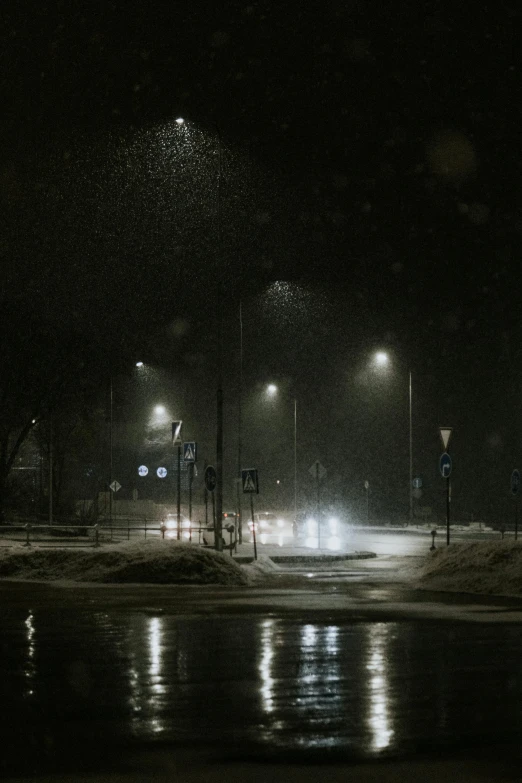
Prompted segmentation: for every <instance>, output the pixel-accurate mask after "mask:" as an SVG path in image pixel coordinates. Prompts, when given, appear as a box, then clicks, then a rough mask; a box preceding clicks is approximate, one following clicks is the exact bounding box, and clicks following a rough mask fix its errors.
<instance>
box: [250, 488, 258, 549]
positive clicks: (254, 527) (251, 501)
mask: <svg viewBox="0 0 522 783" xmlns="http://www.w3.org/2000/svg"><path fill="white" fill-rule="evenodd" d="M250 513H251V514H252V536H253V538H254V560H257V545H256V524H255V522H254V495H253V493H251V495H250Z"/></svg>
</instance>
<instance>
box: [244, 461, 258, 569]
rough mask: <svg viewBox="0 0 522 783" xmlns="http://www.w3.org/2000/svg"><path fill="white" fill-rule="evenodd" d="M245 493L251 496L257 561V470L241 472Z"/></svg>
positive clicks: (255, 557)
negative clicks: (255, 511)
mask: <svg viewBox="0 0 522 783" xmlns="http://www.w3.org/2000/svg"><path fill="white" fill-rule="evenodd" d="M241 483H242V485H243V492H244V493H245V494H247V495H250V513H251V515H252V538H253V539H254V560H257V542H256V525H255V522H254V495H257V494H259V475H258V472H257V470H256V469H255V468H248V469H247V470H242V471H241Z"/></svg>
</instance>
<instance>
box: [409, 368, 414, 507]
mask: <svg viewBox="0 0 522 783" xmlns="http://www.w3.org/2000/svg"><path fill="white" fill-rule="evenodd" d="M412 425H413V416H412V386H411V370H410V520H412V519H413V426H412Z"/></svg>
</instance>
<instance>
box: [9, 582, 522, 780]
mask: <svg viewBox="0 0 522 783" xmlns="http://www.w3.org/2000/svg"><path fill="white" fill-rule="evenodd" d="M339 590H340V592H339ZM343 590H344V592H343ZM335 591H336V588H335V587H329V588H328V589H326V588H325V589H318V591H316V592H314V591H312V592H310V591H303V590H301V591H300V590H295V591H291V590H276V589H270V590H258V591H254V592H253V593H252V592H251V593H250V594H249V595H248V597H247V598H242V596H244V594H245V591H241V590H240V589H237V588H235V589H231V590H226V589H221V590H218V591H212V590H209V589H206V588H205V589H201V590H199V591H198V590H197V589H196V590H194V589H190V588H184V589H180V588H172V589H169V588H158V589H156V588H131V587H126V588H122V589H121V590H120V591H118V589H114V588H111V589H110V591H107V588H98V589H87V588H80V589H78V590H69V591H61V593H60V591H56V589H55V590H54V592H53V590H52V589H51V588H35V586H34V585H17V586H16V587H15V588H9V587H6V586H5V585H2V586H1V587H0V599H1V606H2V608H1V609H0V640H1V641H0V678H1V680H0V681H1V682H2V726H1V729H2V730H1V736H2V746H3V750H2V755H1V762H0V772H2V773H4V774H7V773H9V774H13V773H14V772H21V771H26V772H31V771H33V770H40V771H42V770H46V769H62V770H77V769H79V768H82V769H83V768H86V769H87V768H89V767H96V766H97V765H99V766H101V767H102V768H103V769H106V768H107V765H111V764H112V763H116V762H117V761H121V759H122V757H124V756H125V753H126V752H127V750H126V749H127V748H128V749H129V751H130V749H131V748H135V747H136V746H137V745H140V744H142V743H158V742H159V743H168V744H169V745H173V746H181V747H183V748H186V747H196V748H197V749H198V752H200V753H201V754H203V755H204V754H206V753H208V754H214V755H215V754H217V755H218V756H219V757H226V758H229V759H230V758H234V759H242V758H249V759H251V758H262V759H274V758H275V759H278V758H284V759H288V758H292V759H296V758H297V759H299V760H303V759H304V760H310V759H315V758H320V759H321V760H322V761H324V760H327V759H338V758H339V759H350V760H353V759H358V758H370V759H372V758H380V757H382V756H393V757H397V756H398V757H406V758H409V757H412V756H413V755H414V754H415V753H418V752H419V751H422V750H430V751H433V750H441V749H446V748H450V749H451V748H455V747H459V748H462V747H472V748H473V747H479V746H482V745H484V744H493V743H497V742H500V741H508V740H510V739H514V738H515V737H517V736H518V733H519V732H520V730H521V728H522V660H521V656H520V637H521V626H520V624H519V623H520V620H521V619H522V614H521V612H520V609H521V607H520V602H512V603H511V604H509V602H507V604H506V606H500V607H494V606H492V605H491V604H492V602H489V604H490V605H489V606H488V605H486V606H480V605H478V603H477V602H475V606H474V607H473V606H472V607H471V610H470V609H469V607H468V608H467V609H466V608H464V609H463V610H462V612H463V613H461V614H459V613H457V614H455V613H454V614H452V613H451V612H452V611H453V610H454V609H455V597H447V599H446V601H447V606H446V607H444V605H443V604H441V605H440V606H441V608H440V607H439V609H440V611H439V614H438V615H437V612H436V611H435V614H433V612H432V614H431V615H430V614H423V613H422V611H421V612H419V611H418V610H419V609H421V610H422V609H423V607H424V603H425V602H426V608H427V607H429V606H433V598H434V597H433V596H422V595H420V594H418V593H417V594H408V593H405V592H404V590H402V591H401V590H400V589H390V590H386V589H385V588H382V587H381V588H374V589H373V590H371V591H368V590H366V589H365V588H364V587H363V586H352V587H347V586H345V587H344V588H343V587H342V586H341V587H340V588H338V589H337V592H335ZM140 595H141V599H140V600H139V599H138V596H140ZM53 597H54V598H55V599H56V600H53ZM256 600H257V602H258V603H257V607H256ZM292 601H293V602H294V611H290V610H287V611H284V607H285V606H286V607H287V609H288V607H289V606H290V608H291V607H292ZM401 602H402V605H403V606H408V605H415V606H416V607H417V615H416V616H415V615H411V614H410V615H408V613H407V612H406V611H403V610H401V609H400V605H401ZM394 606H395V609H393V607H394ZM372 607H373V608H372ZM397 607H399V608H397ZM440 612H442V614H441V613H440ZM444 612H446V614H444ZM466 612H468V614H466ZM428 617H430V618H431V619H430V621H421V620H423V619H424V620H425V619H426V618H428ZM503 618H505V619H506V620H507V619H509V620H510V622H504V621H503ZM470 620H472V621H470Z"/></svg>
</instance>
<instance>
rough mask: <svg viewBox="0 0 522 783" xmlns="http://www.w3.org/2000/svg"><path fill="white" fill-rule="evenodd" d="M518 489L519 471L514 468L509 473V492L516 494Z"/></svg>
mask: <svg viewBox="0 0 522 783" xmlns="http://www.w3.org/2000/svg"><path fill="white" fill-rule="evenodd" d="M519 489H520V471H519V470H517V469H516V468H515V470H514V471H513V473H512V474H511V494H512V495H518V490H519Z"/></svg>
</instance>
